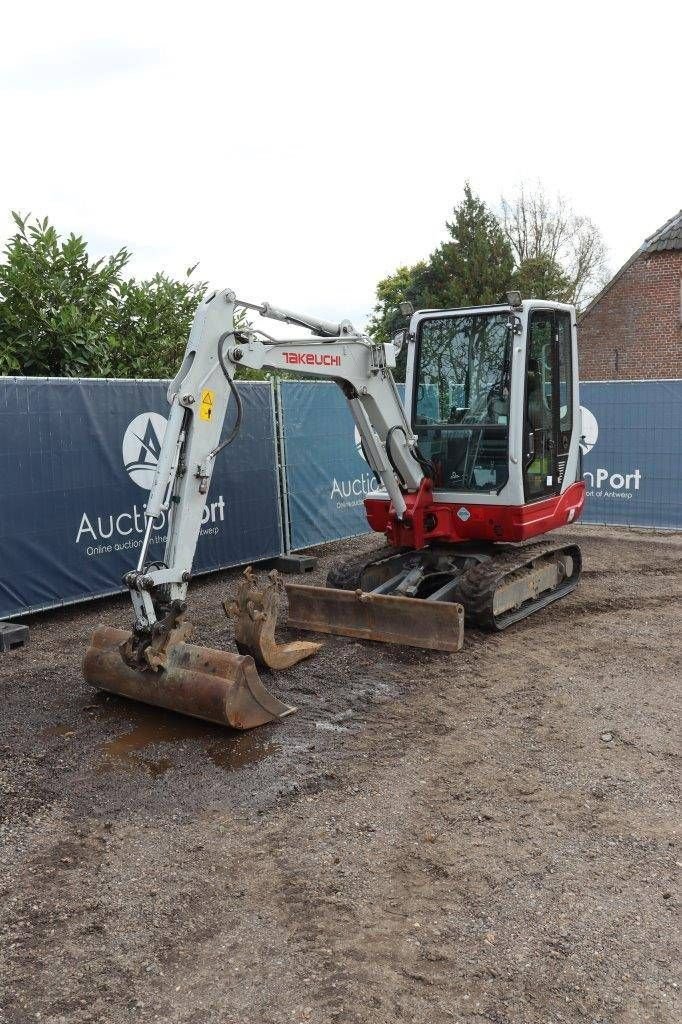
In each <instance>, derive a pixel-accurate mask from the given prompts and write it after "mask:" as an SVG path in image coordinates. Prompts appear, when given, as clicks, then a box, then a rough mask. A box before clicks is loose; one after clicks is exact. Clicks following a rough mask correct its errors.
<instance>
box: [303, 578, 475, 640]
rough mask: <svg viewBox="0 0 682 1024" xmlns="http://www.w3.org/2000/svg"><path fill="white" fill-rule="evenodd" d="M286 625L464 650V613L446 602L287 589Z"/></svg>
mask: <svg viewBox="0 0 682 1024" xmlns="http://www.w3.org/2000/svg"><path fill="white" fill-rule="evenodd" d="M286 592H287V597H288V598H289V620H288V625H289V626H293V627H296V628H297V629H311V630H314V631H315V632H317V633H335V634H337V635H339V636H353V637H358V638H359V639H361V640H379V641H381V642H382V643H386V644H401V645H404V646H407V647H425V648H426V649H427V650H431V651H461V649H462V644H463V643H464V609H463V608H462V606H461V604H456V603H454V602H448V601H428V600H420V599H419V598H414V597H392V596H390V595H385V594H372V593H365V592H364V591H362V590H334V589H332V588H330V587H308V586H301V585H297V584H289V583H288V584H287V585H286Z"/></svg>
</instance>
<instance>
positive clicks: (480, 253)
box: [369, 182, 514, 377]
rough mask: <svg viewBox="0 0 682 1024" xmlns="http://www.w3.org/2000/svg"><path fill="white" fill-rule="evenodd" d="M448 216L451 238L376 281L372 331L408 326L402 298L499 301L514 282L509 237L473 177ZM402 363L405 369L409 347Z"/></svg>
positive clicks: (418, 304) (438, 303) (422, 305)
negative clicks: (474, 189) (478, 192)
mask: <svg viewBox="0 0 682 1024" xmlns="http://www.w3.org/2000/svg"><path fill="white" fill-rule="evenodd" d="M453 214H454V216H453V219H452V221H446V228H447V230H448V234H449V236H450V237H449V239H448V240H447V241H446V242H443V243H442V244H441V245H440V246H439V247H438V248H437V249H436V250H435V251H434V252H433V253H432V254H431V256H430V257H429V259H428V260H426V261H422V262H420V263H417V264H415V265H414V266H413V267H399V268H398V270H396V272H395V273H394V274H391V275H390V276H389V277H386V278H384V279H383V281H380V282H379V284H378V285H377V300H378V301H377V304H376V306H375V307H374V314H373V316H372V318H371V320H370V322H369V332H370V334H371V335H372V337H373V338H374V339H375V340H377V341H381V342H386V341H389V340H390V339H391V338H392V337H393V336H394V334H395V333H396V331H398V330H399V329H400V328H401V327H402V326H404V318H403V317H402V316H401V314H400V311H399V309H398V304H399V303H400V302H402V301H404V300H409V301H410V302H411V303H412V305H413V306H414V307H415V309H448V308H455V307H457V306H474V305H485V304H486V303H492V302H500V301H502V300H503V299H504V293H505V291H506V290H507V289H508V288H509V287H510V286H511V284H512V278H513V272H514V258H513V254H512V249H511V246H510V244H509V241H508V239H507V238H506V237H505V234H504V232H503V231H502V228H501V226H500V224H499V222H498V220H497V218H496V217H495V215H494V214H493V213H492V211H491V210H489V209H488V207H487V206H486V204H485V203H484V202H483V201H482V200H481V199H479V198H478V196H476V195H474V193H473V192H472V189H471V186H470V184H469V182H467V183H466V184H465V186H464V199H463V200H462V202H461V203H460V204H459V205H458V206H456V207H455V208H454V211H453ZM401 355H402V359H401V360H399V363H398V374H397V375H398V376H399V377H402V375H403V374H404V358H405V353H404V351H403V353H401Z"/></svg>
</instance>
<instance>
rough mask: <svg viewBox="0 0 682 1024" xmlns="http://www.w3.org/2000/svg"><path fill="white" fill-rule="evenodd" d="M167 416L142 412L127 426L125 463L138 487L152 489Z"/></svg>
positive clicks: (127, 470)
mask: <svg viewBox="0 0 682 1024" xmlns="http://www.w3.org/2000/svg"><path fill="white" fill-rule="evenodd" d="M166 423H167V421H166V418H165V416H161V415H160V414H159V413H158V412H141V413H140V415H139V416H136V417H135V419H134V420H131V422H130V423H129V424H128V426H127V427H126V430H125V433H124V435H123V465H124V466H125V469H126V473H127V474H128V476H129V477H130V479H131V480H132V481H133V483H136V484H137V486H138V487H143V488H144V490H145V491H148V490H150V489H151V486H152V482H153V480H154V471H155V469H156V464H157V462H158V461H159V455H160V454H161V445H162V444H163V438H164V434H165V433H166Z"/></svg>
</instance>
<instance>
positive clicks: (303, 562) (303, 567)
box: [274, 555, 317, 573]
mask: <svg viewBox="0 0 682 1024" xmlns="http://www.w3.org/2000/svg"><path fill="white" fill-rule="evenodd" d="M274 566H275V569H277V572H286V573H299V572H312V571H313V569H315V568H316V566H317V559H316V558H313V556H312V555H280V557H279V558H276V559H275V561H274Z"/></svg>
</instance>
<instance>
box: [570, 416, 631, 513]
mask: <svg viewBox="0 0 682 1024" xmlns="http://www.w3.org/2000/svg"><path fill="white" fill-rule="evenodd" d="M580 415H581V421H582V437H581V439H580V447H581V449H582V453H583V456H585V455H587V454H588V453H589V452H591V451H592V449H593V448H594V446H595V445H596V443H597V438H598V437H599V424H598V423H597V417H596V416H595V415H594V413H592V412H590V410H589V409H586V408H585V406H584V405H581V407H580ZM583 479H584V480H585V485H586V487H587V497H588V498H620V499H621V500H625V501H629V500H630V499H631V498H632V497H633V495H634V493H635V492H636V491H638V490H639V488H640V485H641V483H642V473H641V470H640V469H631V470H630V472H629V473H628V472H625V471H622V469H621V472H615V473H614V472H613V471H612V469H611V468H610V467H606V466H598V467H597V468H596V469H594V470H587V471H586V472H584V473H583Z"/></svg>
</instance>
